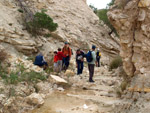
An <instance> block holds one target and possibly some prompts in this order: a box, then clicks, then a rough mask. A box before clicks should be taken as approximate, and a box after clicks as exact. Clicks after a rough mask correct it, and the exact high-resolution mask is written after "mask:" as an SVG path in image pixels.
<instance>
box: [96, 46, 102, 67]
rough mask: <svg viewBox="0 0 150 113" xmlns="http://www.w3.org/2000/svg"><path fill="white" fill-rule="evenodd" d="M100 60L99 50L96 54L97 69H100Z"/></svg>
mask: <svg viewBox="0 0 150 113" xmlns="http://www.w3.org/2000/svg"><path fill="white" fill-rule="evenodd" d="M100 58H101V52H100V50H99V48H98V49H97V52H96V67H100Z"/></svg>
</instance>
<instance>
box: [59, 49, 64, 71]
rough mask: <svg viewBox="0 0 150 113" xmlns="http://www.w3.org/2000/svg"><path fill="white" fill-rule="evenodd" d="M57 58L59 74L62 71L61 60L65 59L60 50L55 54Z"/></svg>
mask: <svg viewBox="0 0 150 113" xmlns="http://www.w3.org/2000/svg"><path fill="white" fill-rule="evenodd" d="M57 57H58V62H57V65H58V71H59V72H61V70H62V63H63V58H64V57H65V56H64V54H63V52H62V51H61V48H58V52H57Z"/></svg>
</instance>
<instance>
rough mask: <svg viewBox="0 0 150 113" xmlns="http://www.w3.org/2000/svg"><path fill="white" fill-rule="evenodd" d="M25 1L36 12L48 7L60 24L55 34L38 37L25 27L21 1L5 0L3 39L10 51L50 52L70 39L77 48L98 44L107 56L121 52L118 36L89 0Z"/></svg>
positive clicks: (1, 23) (1, 12)
mask: <svg viewBox="0 0 150 113" xmlns="http://www.w3.org/2000/svg"><path fill="white" fill-rule="evenodd" d="M23 3H24V4H25V5H26V6H28V7H29V8H30V10H32V11H33V12H36V11H40V10H41V9H46V10H47V14H48V15H50V16H51V17H52V18H53V19H54V21H55V22H56V23H58V25H59V27H58V29H57V31H56V32H54V33H52V37H49V38H45V37H43V36H38V38H35V37H33V36H31V35H30V34H29V33H28V32H27V31H26V30H25V28H24V25H23V18H22V16H23V14H22V13H20V12H19V11H18V9H20V6H19V3H18V0H15V1H14V0H1V1H0V7H1V9H0V16H1V18H0V41H1V45H3V46H4V47H5V48H7V50H8V51H9V52H11V53H15V55H16V54H17V53H18V52H22V53H24V54H33V53H36V52H38V51H39V49H40V48H42V49H43V50H44V51H45V52H49V51H53V50H54V49H56V48H58V47H60V46H63V42H64V41H68V42H70V44H71V46H72V48H73V49H75V48H79V47H80V48H82V49H88V48H89V46H91V44H95V45H97V46H98V47H99V48H100V49H101V50H102V52H103V54H105V55H106V56H111V57H112V56H114V55H117V54H118V53H119V43H118V39H117V38H116V37H114V36H109V35H108V32H109V29H108V28H107V27H105V25H103V24H100V23H99V19H98V17H97V16H96V15H95V14H94V13H93V11H92V10H91V9H90V8H89V7H88V6H87V4H86V1H85V0H75V1H73V2H72V1H70V0H57V1H55V0H29V1H28V0H24V2H23Z"/></svg>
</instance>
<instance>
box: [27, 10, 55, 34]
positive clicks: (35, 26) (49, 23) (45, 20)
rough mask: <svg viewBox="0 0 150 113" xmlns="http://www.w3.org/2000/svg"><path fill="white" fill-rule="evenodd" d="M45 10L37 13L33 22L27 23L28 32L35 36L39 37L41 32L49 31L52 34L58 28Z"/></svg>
mask: <svg viewBox="0 0 150 113" xmlns="http://www.w3.org/2000/svg"><path fill="white" fill-rule="evenodd" d="M45 12H46V11H45V10H42V11H41V12H37V13H36V14H35V15H34V18H33V20H32V21H30V22H28V23H26V26H27V30H28V31H29V32H30V33H32V34H33V35H37V34H39V33H40V31H41V30H43V29H47V30H49V31H51V32H53V31H55V30H56V29H57V27H58V24H57V23H54V22H53V19H52V18H51V17H50V16H49V15H47V14H46V13H45Z"/></svg>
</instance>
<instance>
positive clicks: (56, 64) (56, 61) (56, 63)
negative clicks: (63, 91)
mask: <svg viewBox="0 0 150 113" xmlns="http://www.w3.org/2000/svg"><path fill="white" fill-rule="evenodd" d="M54 72H58V56H57V51H54Z"/></svg>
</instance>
